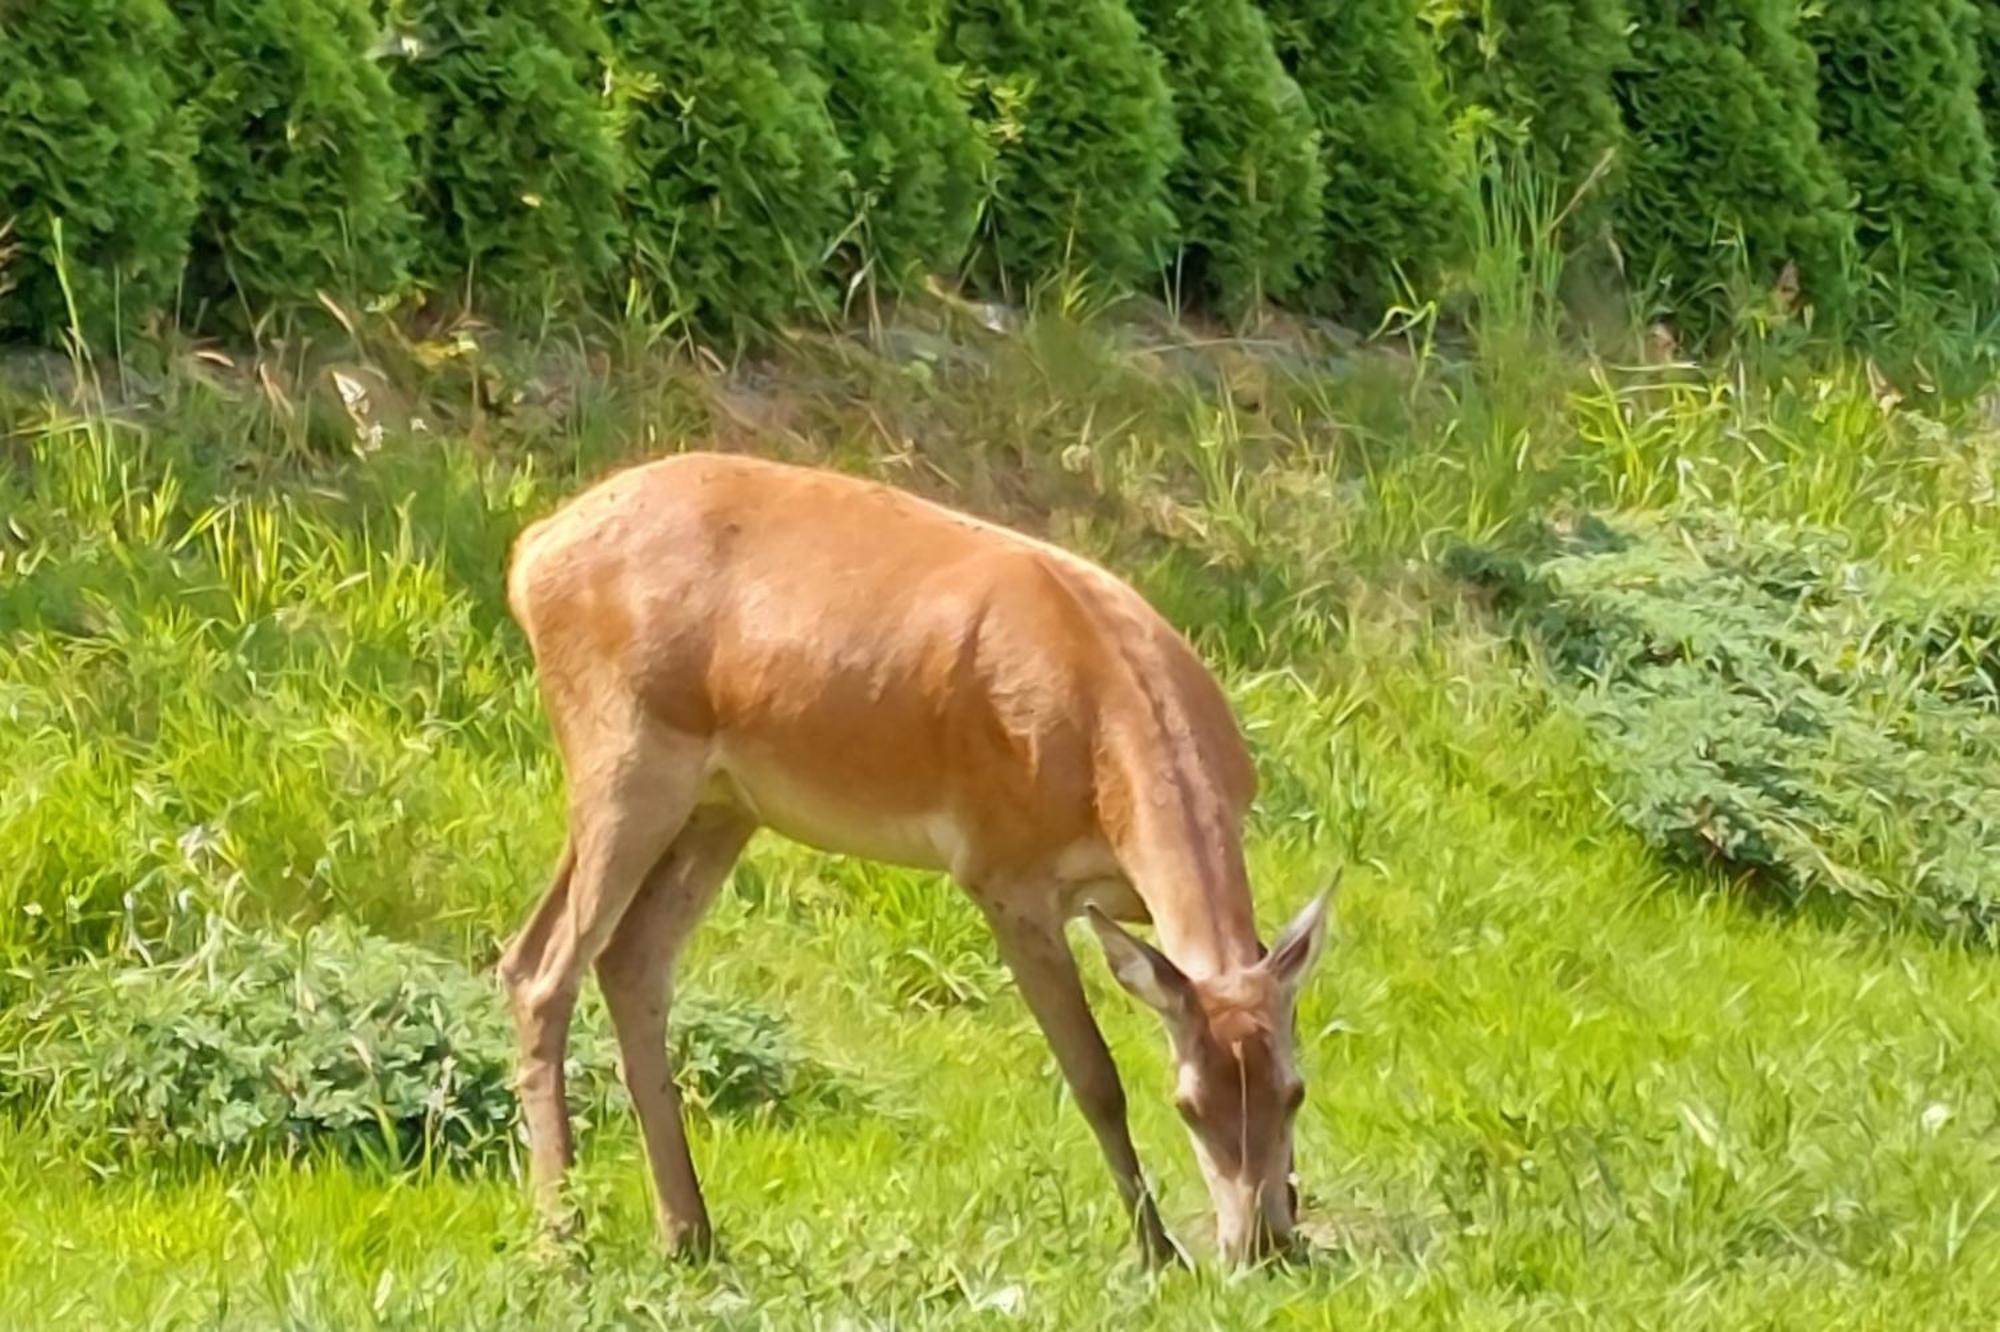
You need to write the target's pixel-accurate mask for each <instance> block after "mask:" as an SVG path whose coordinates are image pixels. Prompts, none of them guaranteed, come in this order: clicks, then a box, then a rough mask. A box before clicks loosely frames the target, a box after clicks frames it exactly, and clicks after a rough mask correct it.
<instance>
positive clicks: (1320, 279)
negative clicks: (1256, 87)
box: [1264, 0, 1471, 318]
mask: <svg viewBox="0 0 2000 1332" xmlns="http://www.w3.org/2000/svg"><path fill="white" fill-rule="evenodd" d="M1264 8H1265V12H1266V13H1267V14H1269V15H1270V18H1271V26H1272V29H1273V30H1274V32H1275V34H1276V40H1277V47H1278V56H1279V58H1280V59H1281V60H1282V61H1283V62H1284V66H1285V68H1286V69H1287V70H1288V71H1289V72H1290V73H1291V75H1292V77H1293V78H1294V79H1296V80H1297V81H1298V84H1299V87H1300V88H1302V89H1303V90H1304V92H1305V97H1306V101H1307V103H1308V104H1309V105H1310V106H1311V108H1312V110H1313V114H1314V118H1315V120H1316V122H1317V126H1318V129H1319V135H1320V151H1321V157H1322V160H1323V161H1324V163H1325V166H1326V177H1327V183H1326V194H1325V199H1326V209H1325V218H1324V227H1325V241H1324V243H1323V244H1322V245H1321V246H1320V247H1319V255H1318V262H1317V263H1316V264H1315V265H1314V266H1313V270H1314V271H1313V279H1314V280H1313V284H1312V285H1313V288H1314V292H1315V300H1316V301H1318V302H1320V303H1324V304H1327V305H1330V306H1331V307H1332V308H1334V309H1336V310H1338V311H1341V312H1344V313H1348V314H1354V315H1360V316H1363V317H1367V318H1373V317H1374V316H1376V315H1379V314H1380V312H1381V311H1382V309H1383V308H1384V307H1385V306H1386V305H1388V304H1389V303H1391V302H1392V301H1395V300H1397V299H1398V298H1399V297H1400V296H1401V295H1402V294H1403V287H1404V285H1405V284H1406V283H1407V284H1409V285H1411V286H1414V287H1415V288H1416V289H1417V290H1418V291H1420V292H1422V291H1427V290H1430V289H1431V288H1432V287H1433V285H1434V284H1435V282H1436V281H1437V279H1438V278H1439V276H1440V275H1441V273H1442V271H1443V269H1444V268H1445V266H1446V265H1447V264H1448V263H1449V262H1450V261H1451V260H1452V259H1453V258H1455V257H1456V256H1457V254H1458V253H1459V252H1460V251H1461V250H1462V249H1463V247H1464V246H1465V244H1466V242H1467V238H1468V236H1469V234H1470V230H1471V228H1470V216H1469V214H1468V212H1467V203H1468V201H1469V195H1468V194H1467V192H1466V189H1465V183H1464V172H1463V164H1462V163H1461V162H1460V161H1459V157H1458V154H1457V153H1455V152H1454V149H1453V144H1452V138H1451V133H1450V127H1449V125H1448V123H1447V121H1446V119H1445V113H1444V107H1443V100H1442V92H1441V89H1440V88H1439V76H1438V71H1437V61H1436V57H1435V55H1434V53H1433V52H1432V49H1431V47H1430V44H1429V42H1428V40H1427V39H1426V38H1425V37H1424V35H1423V33H1422V31H1421V30H1420V29H1419V27H1418V22H1417V11H1416V6H1415V4H1414V0H1369V2H1368V3H1366V4H1328V3H1326V0H1267V3H1266V4H1265V7H1264Z"/></svg>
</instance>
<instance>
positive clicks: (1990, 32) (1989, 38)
mask: <svg viewBox="0 0 2000 1332" xmlns="http://www.w3.org/2000/svg"><path fill="white" fill-rule="evenodd" d="M1973 10H1974V15H1975V17H1976V18H1977V19H1978V21H1979V27H1978V29H1977V44H1976V46H1975V52H1976V54H1977V55H1978V57H1979V107H1980V110H1981V112H1982V113H1983V114H1984V115H1985V117H1986V139H1987V142H1988V143H1990V144H1991V145H1992V146H1993V150H1994V153H1995V155H1996V156H2000V0H1974V4H1973Z"/></svg>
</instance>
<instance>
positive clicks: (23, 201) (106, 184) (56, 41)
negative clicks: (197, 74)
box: [0, 0, 195, 342]
mask: <svg viewBox="0 0 2000 1332" xmlns="http://www.w3.org/2000/svg"><path fill="white" fill-rule="evenodd" d="M176 37H177V29H176V27H175V24H174V21H173V18H172V16H171V15H170V14H169V12H168V10H167V8H166V6H164V5H162V4H160V3H159V2H158V0H63V3H60V4H57V3H36V2H34V0H29V2H28V3H21V2H20V0H9V2H7V3H0V227H5V225H6V224H7V223H8V222H9V221H10V220H11V222H12V231H11V236H0V336H4V335H15V334H20V335H25V336H28V337H31V338H37V339H43V340H48V341H53V340H54V339H56V338H57V337H58V336H59V335H60V334H61V332H62V331H63V330H64V329H66V328H68V327H69V323H70V320H69V314H68V310H67V306H66V303H65V300H64V296H63V290H62V283H61V280H60V279H59V277H58V273H57V229H58V226H60V229H61V249H62V256H63V259H64V261H65V262H66V265H67V277H68V280H69V282H70V284H71V286H72V289H73V291H74V293H75V298H76V304H77V313H78V315H79V316H80V318H81V319H82V321H83V328H82V332H83V333H84V335H85V337H86V338H88V339H90V340H91V341H93V342H102V341H104V340H105V339H107V338H108V337H109V336H110V335H111V334H112V333H113V332H115V331H121V330H123V329H130V328H135V327H137V326H138V325H140V324H141V323H142V322H144V321H145V320H147V319H148V318H150V317H152V316H153V315H155V314H157V313H158V312H159V311H160V309H161V308H162V307H163V306H165V305H166V304H167V303H168V302H169V301H170V300H171V298H172V297H173V294H174V287H175V284H176V282H178V281H179V279H180V275H181V266H182V264H183V263H184V262H185V260H186V257H187V244H188V227H189V225H190V224H191V223H192V221H193V218H194V210H195V175H194V169H193V166H192V164H191V161H190V157H191V154H192V153H193V150H194V144H193V140H192V138H191V137H190V136H189V134H188V132H187V127H186V123H185V120H184V118H183V117H182V116H181V115H180V114H179V113H178V112H177V111H176V110H175V109H174V105H173V94H174V89H173V84H172V81H171V79H170V77H169V75H168V72H167V71H168V68H169V66H168V65H167V64H166V63H164V62H162V61H160V60H159V59H158V58H157V57H158V54H159V53H160V52H162V51H165V50H169V49H171V48H172V46H173V44H174V42H175V40H176ZM10 249H11V250H12V251H13V252H12V254H11V255H9V254H8V253H7V252H8V251H9V250H10Z"/></svg>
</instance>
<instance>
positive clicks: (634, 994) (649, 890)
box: [597, 806, 755, 1254]
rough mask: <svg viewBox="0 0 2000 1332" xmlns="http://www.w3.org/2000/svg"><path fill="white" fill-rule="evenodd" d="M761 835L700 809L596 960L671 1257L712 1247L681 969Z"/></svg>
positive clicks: (732, 814) (727, 815) (728, 812)
mask: <svg viewBox="0 0 2000 1332" xmlns="http://www.w3.org/2000/svg"><path fill="white" fill-rule="evenodd" d="M754 828H755V824H754V823H753V822H752V821H751V820H750V818H749V817H748V816H746V815H744V814H742V813H741V812H739V811H737V810H735V809H724V808H718V807H715V806H708V807H705V808H702V809H700V810H697V811H696V812H695V814H694V816H693V817H692V818H690V819H689V820H688V823H687V826H686V827H685V828H683V829H682V830H681V833H680V836H679V837H677V838H675V839H674V844H673V846H672V847H670V848H669V849H668V851H667V854H666V855H665V856H664V857H662V858H661V860H660V863H659V864H658V865H657V866H655V867H654V869H653V872H652V873H651V874H650V875H648V876H647V878H646V882H645V886H644V887H642V888H641V889H640V890H639V895H638V896H637V897H636V898H635V899H634V900H633V902H632V904H631V906H629V907H627V908H626V910H625V916H624V919H622V920H620V921H619V922H618V928H617V929H616V930H615V931H613V932H612V935H611V942H610V943H609V944H608V945H607V946H606V947H605V949H604V951H603V952H602V953H600V954H599V955H598V958H597V983H598V985H599V986H600V987H601V988H602V989H603V991H604V1002H605V1006H606V1007H607V1008H609V1009H610V1011H611V1022H612V1025H613V1027H614V1028H616V1030H617V1033H618V1054H619V1061H620V1063H622V1064H623V1065H624V1073H625V1086H626V1088H627V1090H629V1091H630V1092H631V1094H632V1108H633V1110H634V1111H635V1112H636V1113H637V1115H638V1117H639V1128H640V1132H641V1133H642V1134H643V1136H644V1137H645V1140H646V1161H647V1164H648V1165H649V1166H650V1167H651V1169H652V1174H653V1191H654V1195H655V1197H656V1199H657V1200H658V1203H659V1209H660V1211H659V1215H660V1235H661V1239H662V1240H663V1242H664V1243H665V1244H666V1247H667V1249H668V1251H669V1252H688V1253H695V1254H700V1253H703V1252H705V1251H706V1250H707V1249H708V1247H709V1245H710V1244H711V1242H712V1239H713V1235H712V1231H711V1229H710V1226H709V1220H708V1209H707V1207H706V1206H705V1205H704V1204H703V1202H702V1197H701V1183H700V1181H699V1180H698V1179H697V1178H696V1177H695V1170H694V1159H693V1157H692V1156H690V1155H689V1153H688V1141H687V1127H686V1125H685V1123H684V1122H683V1121H682V1118H681V1099H680V1091H679V1089H678V1088H676V1087H675V1086H674V1071H673V1063H672V1061H671V1060H670V1059H669V1058H668V1055H667V1013H668V1010H669V1008H670V1007H671V1004H672V994H673V983H674V964H675V962H676V961H677V960H678V959H679V957H680V953H681V949H682V947H683V946H684V945H685V944H686V943H687V940H688V937H689V936H690V935H692V934H693V933H694V928H695V926H696V925H697V924H699V923H700V921H701V918H702V916H703V914H704V913H706V912H707V910H708V907H709V904H710V903H711V902H713V901H714V900H715V894H716V891H717V890H718V889H719V888H721V887H722V883H723V881H724V880H725V879H727V878H728V877H729V870H730V867H731V866H732V865H734V864H735V863H736V858H737V856H738V855H739V854H741V852H742V850H743V844H744V843H745V842H746V841H748V840H749V837H750V834H751V832H752V830H753V829H754Z"/></svg>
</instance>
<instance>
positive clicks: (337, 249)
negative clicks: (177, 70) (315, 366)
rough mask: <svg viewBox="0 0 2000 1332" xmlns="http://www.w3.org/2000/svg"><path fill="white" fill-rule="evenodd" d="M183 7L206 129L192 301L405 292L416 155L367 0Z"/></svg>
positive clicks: (189, 66)
mask: <svg viewBox="0 0 2000 1332" xmlns="http://www.w3.org/2000/svg"><path fill="white" fill-rule="evenodd" d="M179 11H180V16H181V21H182V24H183V26H184V27H185V29H186V34H185V38H184V40H183V42H182V45H181V55H180V60H181V66H182V75H183V79H184V86H185V88H186V90H187V95H188V97H189V99H190V108H191V110H192V113H193V116H194V127H195V132H196V134H197V135H198V136H199V139H200V146H199V148H198V149H197V152H196V158H195V161H196V165H197V167H198V169H199V171H200V174H201V214H200V217H199V218H198V220H197V221H196V224H195V234H194V253H193V256H192V258H191V261H190V264H189V270H188V283H189V287H190V292H191V298H192V300H194V301H198V302H203V303H209V304H213V305H215V306H217V307H221V306H224V305H229V304H237V305H238V306H239V307H241V308H240V309H239V313H240V314H241V315H245V316H248V318H249V319H254V318H255V317H256V316H257V315H258V314H261V313H262V312H263V311H264V309H265V308H266V307H269V306H272V305H282V304H291V303H303V302H307V301H310V300H312V299H313V297H314V294H315V293H316V292H319V291H321V290H326V291H328V292H330V293H331V294H333V295H335V296H337V297H343V298H348V299H352V300H357V301H362V302H369V301H374V300H377V299H380V298H382V297H384V296H388V295H390V294H393V293H395V292H396V291H397V290H398V289H399V288H400V287H401V286H402V284H403V282H404V280H405V277H406V265H407V263H408V260H409V255H410V245H411V216H410V211H409V207H408V204H407V202H406V198H405V196H406V195H407V193H408V191H409V189H410V186H411V181H412V176H411V166H410V157H409V152H408V150H407V149H406V148H405V146H404V141H403V133H404V128H405V126H404V122H403V120H402V108H401V104H400V103H399V102H398V101H397V100H396V97H395V94H394V92H393V91H392V90H391V88H390V86H389V79H388V75H387V74H386V73H385V72H384V71H383V70H382V68H381V66H379V65H378V64H377V63H376V62H375V60H374V59H373V58H372V57H371V56H370V51H371V50H372V49H373V48H374V46H375V28H374V23H373V21H372V20H371V19H370V18H369V15H368V11H367V7H366V4H365V3H364V0H190V2H189V3H187V4H183V5H181V6H180V7H179ZM245 322H247V320H246V321H245Z"/></svg>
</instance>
